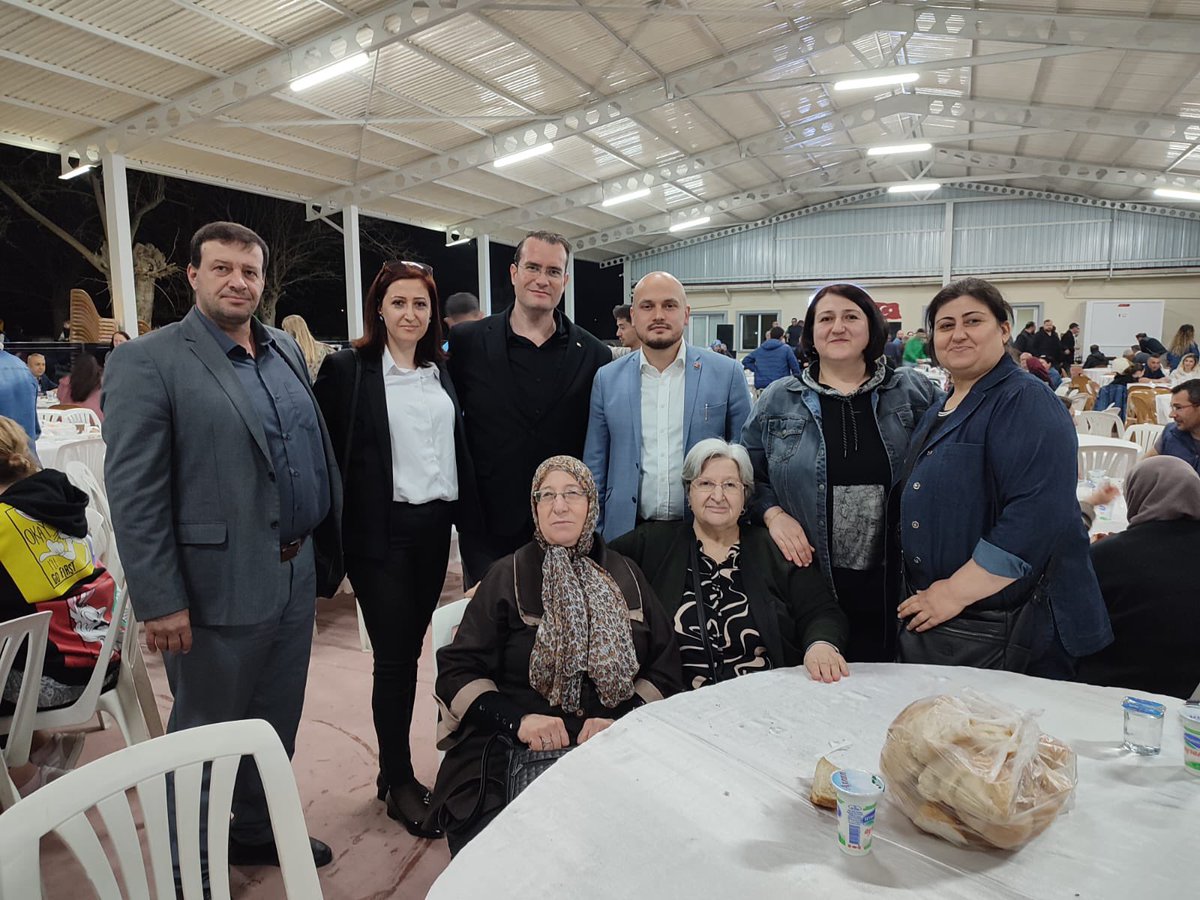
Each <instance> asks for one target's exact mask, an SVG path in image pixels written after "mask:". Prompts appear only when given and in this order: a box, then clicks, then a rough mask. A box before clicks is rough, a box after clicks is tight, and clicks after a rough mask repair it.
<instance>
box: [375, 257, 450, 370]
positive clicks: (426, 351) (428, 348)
mask: <svg viewBox="0 0 1200 900" xmlns="http://www.w3.org/2000/svg"><path fill="white" fill-rule="evenodd" d="M404 278H412V279H415V280H416V281H420V282H421V283H422V284H424V285H425V289H426V290H427V291H429V328H428V329H427V330H426V331H425V334H424V336H422V338H421V339H420V340H419V341H417V349H416V352H415V353H414V359H413V361H414V362H415V363H416V364H417V366H418V367H420V366H423V365H425V364H426V363H439V362H441V361H442V360H443V359H444V358H445V354H443V353H442V313H441V304H439V303H438V294H437V284H436V283H435V282H434V280H433V271H432V270H431V269H428V268H425V267H422V266H419V265H416V264H414V263H411V262H403V261H401V260H393V261H391V262H385V263H384V264H383V267H382V268H381V269H380V270H379V273H378V274H377V275H376V276H375V280H374V281H372V282H371V286H370V287H369V288H367V294H366V296H365V297H363V336H362V337H360V338H359V339H358V340H356V341H354V342H353V343H354V346H355V347H356V348H358V349H359V350H367V351H370V352H372V353H373V354H375V355H378V356H382V355H383V348H384V346H385V345H386V344H387V327H386V326H385V325H384V324H383V321H382V319H381V318H380V315H381V314H380V311H379V310H380V308H381V307H382V306H383V295H384V294H386V293H387V289H388V286H389V285H390V284H391V283H392V282H393V281H400V280H401V279H404Z"/></svg>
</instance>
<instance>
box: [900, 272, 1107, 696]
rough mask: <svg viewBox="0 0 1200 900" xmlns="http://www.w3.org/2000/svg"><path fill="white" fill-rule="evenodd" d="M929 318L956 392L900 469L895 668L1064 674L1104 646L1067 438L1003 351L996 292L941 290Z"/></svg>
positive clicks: (1048, 402) (984, 286) (928, 420)
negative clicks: (903, 626)
mask: <svg viewBox="0 0 1200 900" xmlns="http://www.w3.org/2000/svg"><path fill="white" fill-rule="evenodd" d="M926 315H927V319H928V324H929V326H930V332H931V333H932V334H933V350H934V353H935V358H936V359H937V360H938V362H939V364H940V365H942V366H944V367H945V368H946V369H947V370H948V371H949V372H950V374H951V376H952V378H953V379H954V389H953V391H952V392H951V393H950V394H949V395H948V396H947V397H946V399H945V401H944V403H939V404H938V405H937V406H935V408H933V409H931V410H930V411H929V412H928V413H927V414H926V416H925V419H924V420H923V421H922V422H921V424H920V426H919V427H918V428H917V431H916V433H915V434H914V436H913V444H912V448H911V451H910V454H909V458H908V461H907V464H906V474H905V476H904V484H903V487H902V498H901V503H900V544H901V548H902V550H903V553H904V570H905V574H906V576H907V580H908V587H909V590H910V591H912V592H913V593H912V595H911V596H910V597H908V599H906V600H905V601H904V602H903V603H901V604H900V607H899V613H900V616H901V617H902V618H904V619H907V630H906V632H905V633H903V634H901V638H900V661H901V662H905V661H917V662H934V663H953V664H959V665H972V666H980V667H986V668H1004V669H1010V670H1016V671H1025V672H1028V673H1030V674H1033V675H1041V676H1044V677H1052V678H1071V677H1072V676H1073V672H1074V658H1075V657H1079V656H1083V655H1086V654H1089V653H1094V652H1096V651H1097V650H1099V649H1101V648H1102V647H1104V646H1106V645H1107V644H1108V643H1109V642H1111V641H1112V630H1111V628H1110V627H1109V621H1108V614H1107V613H1106V611H1105V607H1104V601H1103V599H1102V598H1101V596H1100V590H1099V587H1098V586H1097V583H1096V575H1095V573H1094V572H1093V571H1092V566H1091V562H1090V561H1089V558H1088V537H1087V532H1086V531H1085V530H1084V527H1083V522H1082V519H1081V517H1080V513H1079V503H1078V501H1077V500H1076V499H1075V488H1076V480H1077V479H1076V470H1077V465H1078V464H1077V462H1076V453H1077V446H1078V442H1077V439H1076V435H1075V429H1074V428H1073V427H1072V425H1071V420H1070V417H1069V416H1068V415H1067V413H1066V410H1065V409H1064V408H1063V405H1062V403H1061V402H1060V401H1059V399H1058V398H1057V397H1055V396H1054V394H1053V393H1052V392H1051V390H1050V389H1049V387H1047V386H1046V385H1045V384H1041V383H1039V382H1038V381H1037V380H1036V379H1033V378H1030V377H1028V375H1027V374H1026V373H1025V372H1024V371H1023V370H1022V369H1021V367H1020V366H1018V365H1017V364H1016V363H1015V362H1013V360H1012V358H1011V357H1010V356H1009V355H1008V353H1007V352H1006V349H1005V348H1006V344H1007V342H1008V337H1009V334H1010V333H1011V325H1010V324H1009V323H1010V322H1011V319H1012V310H1011V308H1010V307H1009V306H1008V304H1007V303H1005V302H1004V298H1003V297H1002V296H1001V295H1000V292H999V291H998V290H997V289H996V288H995V287H994V286H993V285H991V284H989V283H988V282H986V281H983V280H981V279H978V278H968V279H964V280H962V281H959V282H955V283H954V284H951V285H948V286H947V287H945V288H943V289H942V290H941V291H940V292H939V293H938V294H937V296H935V297H934V298H933V300H932V301H931V303H930V305H929V310H928V312H927V314H926ZM1047 600H1048V602H1044V601H1047Z"/></svg>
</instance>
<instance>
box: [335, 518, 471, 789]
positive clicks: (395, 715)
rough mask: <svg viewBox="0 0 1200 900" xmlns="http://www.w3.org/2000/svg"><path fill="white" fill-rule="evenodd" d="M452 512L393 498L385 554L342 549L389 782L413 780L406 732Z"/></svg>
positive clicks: (447, 553) (439, 588) (440, 581)
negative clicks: (371, 669)
mask: <svg viewBox="0 0 1200 900" xmlns="http://www.w3.org/2000/svg"><path fill="white" fill-rule="evenodd" d="M451 509H452V506H451V504H449V503H446V502H444V501H433V502H431V503H422V504H419V505H416V506H414V505H411V504H408V503H393V504H392V506H391V509H390V511H389V516H388V519H389V521H388V555H387V558H386V559H382V560H381V559H368V558H366V557H363V556H355V555H353V554H352V553H351V552H348V553H347V554H346V571H347V573H348V574H349V576H350V583H351V584H352V585H353V586H354V593H355V594H356V595H357V597H358V603H359V606H361V607H362V614H363V622H364V623H366V626H367V634H369V635H370V636H371V647H372V648H373V650H374V655H375V657H374V658H375V679H374V684H373V686H372V690H371V711H372V713H373V714H374V718H375V736H376V738H377V739H378V741H379V767H380V770H381V771H382V772H383V774H384V777H385V779H386V780H387V783H388V785H389V786H391V785H396V786H399V785H401V784H404V783H405V782H407V781H411V780H412V778H413V768H412V753H411V751H410V749H409V737H408V733H409V730H410V729H411V727H412V713H413V703H414V701H415V700H416V694H417V661H418V660H419V659H420V657H421V645H422V643H423V642H424V640H425V631H426V629H428V628H429V620H430V619H431V618H432V617H433V610H434V609H435V608H436V607H437V603H438V598H439V597H440V596H441V593H442V584H443V582H444V581H445V580H446V564H447V562H448V560H449V558H450V520H451Z"/></svg>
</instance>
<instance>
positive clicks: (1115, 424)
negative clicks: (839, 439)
mask: <svg viewBox="0 0 1200 900" xmlns="http://www.w3.org/2000/svg"><path fill="white" fill-rule="evenodd" d="M1075 430H1076V431H1079V432H1081V433H1083V434H1094V435H1098V436H1099V437H1115V438H1119V439H1121V440H1124V439H1125V423H1124V422H1122V421H1121V417H1120V416H1118V415H1117V414H1116V413H1115V412H1109V411H1107V410H1091V411H1090V412H1081V413H1080V414H1079V415H1077V416H1076V417H1075Z"/></svg>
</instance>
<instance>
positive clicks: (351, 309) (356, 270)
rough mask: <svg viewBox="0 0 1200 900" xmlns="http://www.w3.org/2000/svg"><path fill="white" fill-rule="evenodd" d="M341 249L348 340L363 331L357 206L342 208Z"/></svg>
mask: <svg viewBox="0 0 1200 900" xmlns="http://www.w3.org/2000/svg"><path fill="white" fill-rule="evenodd" d="M342 251H343V256H344V258H345V262H346V336H347V337H348V338H349V339H350V340H354V339H355V338H360V337H362V333H363V310H362V302H363V284H362V259H361V256H360V253H359V241H358V207H357V206H354V205H351V206H347V207H346V208H345V209H343V210H342Z"/></svg>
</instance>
